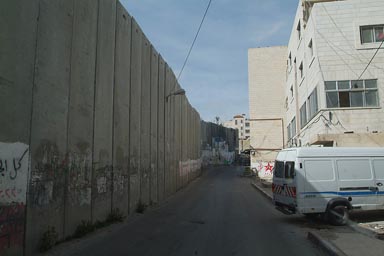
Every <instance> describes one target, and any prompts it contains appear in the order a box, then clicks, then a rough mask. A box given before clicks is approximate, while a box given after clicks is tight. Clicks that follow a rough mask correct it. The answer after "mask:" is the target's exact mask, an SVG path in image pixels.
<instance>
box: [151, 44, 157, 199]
mask: <svg viewBox="0 0 384 256" xmlns="http://www.w3.org/2000/svg"><path fill="white" fill-rule="evenodd" d="M158 109H159V55H158V53H157V52H156V50H155V49H154V48H153V47H152V50H151V125H150V126H151V134H150V139H151V146H150V154H151V156H150V159H151V161H150V163H151V175H150V177H151V181H150V184H151V185H150V191H151V198H150V202H152V203H157V202H158V195H157V193H158V163H157V159H158V141H159V136H158V120H159V118H158V115H159V113H158Z"/></svg>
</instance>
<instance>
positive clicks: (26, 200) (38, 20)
mask: <svg viewBox="0 0 384 256" xmlns="http://www.w3.org/2000/svg"><path fill="white" fill-rule="evenodd" d="M37 5H38V8H37V19H36V20H37V21H36V32H35V33H36V39H35V54H34V57H33V62H34V63H33V75H32V93H31V111H30V120H29V138H28V140H29V145H28V148H29V162H28V169H29V170H28V178H27V196H26V199H25V217H24V218H25V221H24V234H23V237H24V239H23V255H24V256H25V255H26V254H25V251H26V247H27V246H26V245H27V242H26V238H27V216H28V201H29V200H28V199H30V196H31V194H30V193H31V192H30V191H29V188H30V185H31V182H30V179H31V177H32V166H31V164H32V159H31V155H32V154H31V145H32V123H33V106H34V105H33V103H34V91H35V85H36V80H35V79H36V66H37V65H36V64H37V61H38V60H37V55H38V54H37V51H38V47H37V46H38V42H39V22H40V0H38V4H37Z"/></svg>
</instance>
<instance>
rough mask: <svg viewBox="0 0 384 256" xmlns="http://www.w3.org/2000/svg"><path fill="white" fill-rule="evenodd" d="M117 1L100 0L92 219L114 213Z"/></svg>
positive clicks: (104, 217)
mask: <svg viewBox="0 0 384 256" xmlns="http://www.w3.org/2000/svg"><path fill="white" fill-rule="evenodd" d="M115 25H116V0H107V1H105V0H99V17H98V29H97V48H96V49H97V53H96V54H97V55H96V77H95V78H96V85H95V105H94V106H95V108H94V135H93V171H92V220H93V221H96V220H100V221H102V220H105V219H106V218H107V216H108V214H109V213H110V212H111V201H112V200H111V197H112V194H111V193H112V189H111V188H112V186H111V185H112V141H113V139H112V136H113V135H112V133H113V90H114V89H113V88H114V73H115V72H114V64H115V32H116V28H115Z"/></svg>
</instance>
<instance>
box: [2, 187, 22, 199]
mask: <svg viewBox="0 0 384 256" xmlns="http://www.w3.org/2000/svg"><path fill="white" fill-rule="evenodd" d="M20 193H21V190H20V189H16V188H8V189H4V190H0V198H9V199H15V198H17V196H18V195H19V194H20Z"/></svg>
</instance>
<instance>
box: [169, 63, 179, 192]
mask: <svg viewBox="0 0 384 256" xmlns="http://www.w3.org/2000/svg"><path fill="white" fill-rule="evenodd" d="M170 74H171V76H170V93H173V92H175V91H176V90H177V84H176V77H175V75H174V73H173V71H172V70H171V72H170ZM177 97H178V96H174V95H173V96H170V97H169V99H168V103H169V107H170V114H169V121H170V126H169V137H168V138H169V146H170V155H169V157H170V162H169V163H170V165H169V168H170V170H169V171H170V193H171V194H173V193H175V191H176V186H175V185H176V184H175V183H176V166H175V165H176V164H175V156H176V152H175V139H176V138H175V108H176V98H177Z"/></svg>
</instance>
